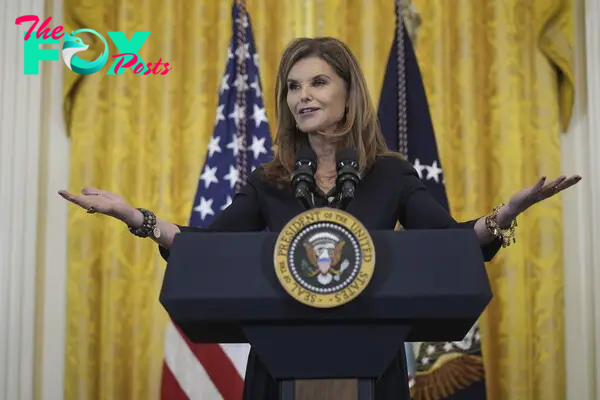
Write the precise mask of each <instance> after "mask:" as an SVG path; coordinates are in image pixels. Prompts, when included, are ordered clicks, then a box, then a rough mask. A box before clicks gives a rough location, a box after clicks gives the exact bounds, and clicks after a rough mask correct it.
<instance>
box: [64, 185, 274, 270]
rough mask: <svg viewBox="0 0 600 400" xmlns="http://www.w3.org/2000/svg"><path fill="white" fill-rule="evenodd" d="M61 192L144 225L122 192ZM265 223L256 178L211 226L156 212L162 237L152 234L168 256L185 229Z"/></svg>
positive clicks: (251, 227)
mask: <svg viewBox="0 0 600 400" xmlns="http://www.w3.org/2000/svg"><path fill="white" fill-rule="evenodd" d="M59 194H60V195H61V196H62V197H63V198H65V199H67V200H69V201H70V202H72V203H74V204H77V205H78V206H80V207H82V208H84V209H86V210H87V211H88V213H99V214H105V215H108V216H111V217H113V218H116V219H118V220H120V221H122V222H124V223H125V224H126V225H128V226H130V227H132V228H140V227H141V226H142V224H143V222H144V216H143V214H142V213H141V212H140V211H139V210H138V209H137V208H135V207H133V206H131V205H130V204H128V203H127V202H126V201H125V200H124V199H123V198H122V197H121V196H119V195H117V194H115V193H111V192H108V191H105V190H99V189H96V188H85V189H83V190H82V192H81V194H80V195H76V194H71V193H69V192H67V191H65V190H61V191H59ZM264 226H265V222H264V220H263V218H262V215H261V213H260V207H259V203H258V194H257V192H256V188H255V187H254V184H253V183H252V182H248V183H247V184H246V185H245V186H244V188H243V189H242V190H241V191H240V192H239V193H238V194H237V195H236V196H235V197H234V199H233V202H232V203H231V204H230V205H229V207H228V208H226V209H225V210H223V211H222V212H220V213H219V214H218V215H217V217H216V218H215V219H214V220H213V222H212V223H211V224H210V226H209V227H208V228H195V227H188V226H180V225H176V224H174V223H172V222H169V221H165V220H163V219H160V218H159V217H158V216H156V227H157V228H158V230H157V233H160V234H159V235H158V237H156V236H154V235H150V236H149V237H150V238H151V239H152V240H154V241H155V242H156V243H158V244H159V248H160V252H161V255H162V256H163V257H164V258H165V259H166V258H168V255H169V251H168V250H169V249H170V248H171V246H172V244H173V240H174V239H175V235H176V234H177V233H179V232H181V231H231V232H235V231H237V232H248V231H259V230H262V229H263V228H264Z"/></svg>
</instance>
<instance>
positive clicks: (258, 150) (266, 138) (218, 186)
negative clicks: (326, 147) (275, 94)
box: [190, 2, 272, 227]
mask: <svg viewBox="0 0 600 400" xmlns="http://www.w3.org/2000/svg"><path fill="white" fill-rule="evenodd" d="M240 18H242V21H241V22H242V23H243V29H244V31H245V44H244V45H243V46H239V47H238V43H237V38H236V29H237V25H238V24H237V22H239V21H240ZM232 21H234V23H233V24H232V28H233V33H232V37H231V41H230V45H229V47H228V49H227V65H226V67H225V74H224V75H223V77H222V79H221V83H220V86H219V104H218V106H217V112H216V117H215V125H214V132H213V135H212V137H211V138H210V143H209V144H208V152H207V155H206V161H205V162H204V167H203V169H202V173H201V175H200V180H199V182H198V190H197V191H196V197H195V200H194V208H193V211H192V215H191V217H190V225H191V226H197V227H206V226H208V225H209V224H210V223H211V222H212V220H213V219H214V218H215V216H216V215H217V214H218V213H219V212H221V211H222V210H224V209H225V208H226V207H227V206H229V204H231V201H232V199H233V197H234V195H235V186H236V183H237V182H238V180H239V179H241V175H242V174H241V171H239V170H238V169H237V164H236V157H237V156H238V152H240V151H243V152H246V160H247V172H246V174H247V175H248V176H249V175H250V173H251V172H252V171H254V169H256V168H257V167H259V166H260V165H262V164H264V163H266V162H268V161H270V160H271V158H272V150H271V149H272V143H271V136H270V134H269V124H268V121H267V116H266V110H265V106H264V103H263V97H262V92H261V83H260V75H259V71H258V54H257V53H256V48H255V45H254V37H253V35H252V26H251V23H250V18H249V16H248V14H245V15H243V16H242V17H240V10H239V8H238V6H237V4H236V3H235V2H234V5H233V9H232ZM236 59H237V60H242V59H243V61H244V64H245V70H246V73H245V74H239V73H238V68H237V65H236ZM240 92H241V93H243V94H244V96H245V107H240V105H239V104H238V93H240ZM244 117H245V118H244ZM244 119H245V121H246V123H245V132H246V135H245V136H246V146H245V148H242V142H241V140H239V138H237V132H238V129H239V128H240V127H241V126H240V123H242V122H241V121H243V120H244ZM244 183H245V182H244Z"/></svg>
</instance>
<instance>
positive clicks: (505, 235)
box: [485, 203, 517, 247]
mask: <svg viewBox="0 0 600 400" xmlns="http://www.w3.org/2000/svg"><path fill="white" fill-rule="evenodd" d="M502 206H504V203H503V204H500V205H499V206H497V207H496V208H494V210H493V211H492V214H490V215H488V216H487V217H486V218H485V226H486V228H487V229H488V231H489V232H490V233H491V234H492V235H494V236H495V237H497V238H499V239H500V240H502V247H508V246H510V245H511V240H512V243H515V242H516V239H515V228H516V227H517V220H516V219H514V220H512V222H511V223H510V226H509V227H508V228H506V229H502V228H500V225H499V224H498V211H499V210H500V208H502Z"/></svg>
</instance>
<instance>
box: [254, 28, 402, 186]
mask: <svg viewBox="0 0 600 400" xmlns="http://www.w3.org/2000/svg"><path fill="white" fill-rule="evenodd" d="M308 57H319V58H321V59H322V60H323V61H325V62H327V63H328V64H329V65H330V66H331V68H332V69H333V70H334V71H335V73H336V74H338V75H339V76H340V77H341V78H342V80H343V81H344V82H345V84H346V89H347V92H348V104H347V111H346V114H345V118H344V120H343V121H341V123H340V125H341V126H339V127H338V129H337V130H336V132H334V133H333V134H329V135H327V136H330V137H336V138H339V140H340V142H341V144H342V145H343V146H345V147H351V148H353V149H355V150H356V151H357V153H358V164H359V168H360V171H361V172H364V171H365V170H367V169H369V168H370V167H371V166H372V165H373V163H374V162H375V160H376V158H377V156H380V155H384V154H385V155H396V156H399V154H398V153H393V152H390V151H389V150H388V148H387V145H386V142H385V138H384V137H383V135H382V133H381V129H380V127H379V121H378V120H377V113H376V112H375V107H374V106H373V103H372V101H371V97H370V95H369V91H368V89H367V84H366V81H365V77H364V75H363V72H362V70H361V68H360V66H359V65H358V62H357V60H356V58H355V57H354V55H353V54H352V52H351V51H350V49H349V48H348V46H346V45H345V44H344V43H343V42H341V41H339V40H337V39H335V38H331V37H322V38H314V39H313V38H299V39H295V40H293V41H292V42H291V43H290V44H289V45H288V47H287V48H286V49H285V51H284V52H283V56H282V57H281V61H280V63H279V68H278V71H277V81H276V83H275V98H276V103H275V119H276V121H277V134H276V136H275V140H274V153H275V154H274V158H273V160H272V161H271V162H269V163H267V164H266V165H265V167H264V177H265V179H266V180H267V181H270V182H273V183H277V184H280V185H281V184H283V185H286V184H287V182H289V179H290V175H291V172H292V169H293V165H294V154H295V152H296V151H297V149H299V148H302V147H306V146H310V144H309V142H308V135H307V134H306V133H304V132H301V131H299V130H298V128H297V127H296V121H295V120H294V116H293V115H292V112H291V111H290V109H289V107H288V105H287V92H288V88H287V78H288V74H289V72H290V70H291V69H292V67H293V66H294V64H296V63H297V62H298V61H300V60H302V59H305V58H308Z"/></svg>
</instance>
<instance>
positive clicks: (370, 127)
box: [59, 38, 581, 400]
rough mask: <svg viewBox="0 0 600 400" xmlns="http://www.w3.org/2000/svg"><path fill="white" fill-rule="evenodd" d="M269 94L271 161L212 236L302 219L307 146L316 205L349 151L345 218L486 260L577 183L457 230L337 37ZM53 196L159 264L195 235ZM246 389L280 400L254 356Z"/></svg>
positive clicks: (284, 70) (110, 206)
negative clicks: (477, 247) (385, 131)
mask: <svg viewBox="0 0 600 400" xmlns="http://www.w3.org/2000/svg"><path fill="white" fill-rule="evenodd" d="M275 91H276V98H277V103H276V118H277V135H276V139H275V144H276V146H277V149H276V152H275V157H274V159H273V160H272V161H271V162H270V163H268V164H266V165H265V166H264V167H262V168H258V169H256V170H255V171H254V172H253V173H252V174H251V176H250V178H249V180H248V182H247V184H246V186H245V187H244V188H243V189H242V190H241V191H240V193H238V194H237V195H236V197H235V199H234V201H233V202H232V204H231V205H230V206H229V207H228V208H227V209H225V210H224V211H222V212H221V213H220V214H219V215H218V216H217V217H216V218H215V220H214V221H213V223H212V224H211V226H210V227H209V228H208V230H214V231H260V230H263V229H265V228H267V229H269V230H270V231H280V230H281V229H282V227H283V226H284V225H285V224H286V223H287V222H288V221H289V220H290V218H292V217H293V216H295V215H297V214H299V213H300V212H302V211H303V208H302V206H301V205H300V204H299V203H298V202H297V201H296V200H295V198H294V197H293V194H292V192H291V190H290V184H289V182H290V173H291V170H292V164H293V161H294V154H295V152H296V149H298V148H300V147H303V146H310V147H312V149H313V150H314V151H315V152H316V154H317V157H318V167H317V171H316V174H315V179H316V182H317V186H318V189H317V193H315V203H316V205H317V206H320V207H326V206H335V205H336V202H337V192H336V188H335V178H336V168H335V151H336V149H338V148H341V147H351V148H354V149H355V150H356V151H357V153H358V162H359V166H360V172H361V182H360V185H359V187H358V189H357V191H356V194H355V198H354V200H353V202H352V203H350V205H349V206H348V208H347V211H348V212H349V213H351V214H353V215H354V216H355V217H356V218H358V219H359V220H360V221H361V222H362V223H363V224H364V225H365V226H366V227H367V228H368V229H394V227H395V225H396V223H397V222H398V221H399V222H400V223H401V224H402V226H403V227H404V228H406V229H435V228H440V229H443V228H450V227H464V228H469V229H474V230H475V232H476V234H477V237H478V238H479V242H480V244H481V248H482V252H483V254H484V258H485V259H486V261H489V260H491V258H492V257H493V256H494V255H495V254H496V252H497V251H498V249H499V248H500V247H501V246H502V245H508V244H510V241H511V240H512V239H513V235H514V229H515V219H516V217H517V216H518V215H519V214H520V213H522V212H523V211H525V210H526V209H528V208H529V207H531V206H532V205H533V204H535V203H538V202H540V201H542V200H544V199H546V198H549V197H551V196H553V195H554V194H556V193H558V192H560V191H561V190H564V189H566V188H568V187H570V186H572V185H574V184H575V183H577V182H579V180H580V179H581V177H580V176H573V177H569V178H566V177H564V176H563V177H559V178H557V179H555V180H552V181H550V182H546V178H545V177H543V178H541V179H540V180H539V181H538V182H537V183H536V184H535V185H534V186H531V187H527V188H524V189H522V190H520V191H519V192H517V193H515V194H514V195H513V196H512V197H511V198H510V200H509V201H508V203H507V204H506V205H501V206H499V207H497V208H496V209H494V210H493V211H492V212H491V213H490V214H489V215H487V216H484V217H481V218H479V219H477V220H473V221H468V222H463V223H457V222H456V221H454V220H453V218H452V217H451V216H450V215H449V214H448V213H447V212H446V210H445V209H444V208H443V207H441V206H440V205H439V204H437V203H436V202H435V200H433V198H432V197H431V196H430V195H429V194H428V192H427V191H426V189H425V186H424V185H423V183H422V182H421V180H420V179H419V177H418V175H417V173H416V171H415V169H414V168H413V167H412V165H411V164H410V163H408V162H407V161H405V160H403V159H402V158H401V157H400V156H399V155H397V154H394V153H391V152H389V151H388V150H387V148H386V144H385V140H384V138H383V136H382V133H381V132H380V130H379V125H378V121H377V117H376V112H375V109H374V106H373V103H372V102H371V99H370V96H369V92H368V90H367V85H366V83H365V79H364V76H363V74H362V71H361V69H360V67H359V65H358V63H357V61H356V59H355V57H354V56H353V55H352V53H351V52H350V50H349V49H348V47H347V46H346V45H344V44H343V43H341V42H340V41H338V40H336V39H333V38H318V39H298V40H295V41H293V42H292V43H291V44H290V45H289V46H288V48H287V49H286V50H285V52H284V54H283V57H282V59H281V63H280V65H279V70H278V74H277V82H276V87H275ZM59 193H60V194H61V195H62V196H63V197H64V198H65V199H67V200H69V201H71V202H73V203H75V204H77V205H79V206H81V207H83V208H84V209H87V210H88V212H90V213H102V214H106V215H109V216H112V217H114V218H117V219H119V220H121V221H123V222H124V223H125V224H127V225H128V227H129V229H130V231H131V232H132V233H133V234H135V235H138V236H140V237H150V238H152V239H153V240H154V241H155V242H157V243H158V244H159V249H160V252H161V254H162V255H163V257H164V258H165V259H168V256H169V248H170V247H171V244H172V243H173V238H174V236H175V235H176V234H177V233H178V232H181V231H185V230H200V229H198V228H190V227H183V226H178V225H175V224H173V223H170V222H167V221H163V220H161V219H158V218H156V217H155V216H154V214H153V213H152V212H151V211H148V210H144V209H136V208H134V207H133V206H131V205H129V204H128V203H127V202H126V201H125V200H124V199H122V198H121V197H119V196H118V195H116V194H113V193H110V192H106V191H102V190H98V189H95V188H85V189H83V191H82V194H81V195H74V194H70V193H68V192H66V191H60V192H59ZM398 361H399V362H404V360H398ZM402 380H404V381H406V376H404V375H401V374H399V373H398V370H395V369H394V368H390V370H389V371H388V372H386V374H385V375H384V377H383V378H382V379H381V380H380V381H379V382H378V384H377V387H376V392H377V393H376V396H377V398H383V399H388V398H397V397H399V396H400V395H399V390H400V388H401V387H402V384H400V382H402ZM245 382H246V383H245V385H246V387H245V390H244V392H245V394H244V398H245V399H248V400H249V399H275V398H277V386H276V384H275V382H274V381H273V380H272V379H271V378H270V377H269V375H268V373H267V371H266V370H265V368H264V366H263V365H262V363H261V362H260V360H258V359H257V357H256V355H255V354H254V353H253V352H251V353H250V356H249V360H248V367H247V375H246V380H245Z"/></svg>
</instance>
